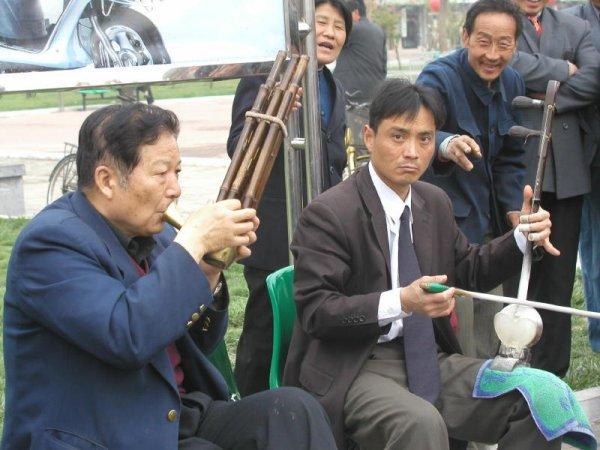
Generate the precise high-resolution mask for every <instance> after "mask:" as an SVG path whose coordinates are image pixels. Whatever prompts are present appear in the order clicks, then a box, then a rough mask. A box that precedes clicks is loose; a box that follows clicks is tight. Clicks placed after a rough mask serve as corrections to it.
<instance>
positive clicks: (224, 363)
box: [208, 339, 241, 400]
mask: <svg viewBox="0 0 600 450" xmlns="http://www.w3.org/2000/svg"><path fill="white" fill-rule="evenodd" d="M208 360H209V361H210V362H211V363H212V364H213V366H215V367H216V368H217V369H218V371H219V372H221V375H223V378H225V381H226V382H227V387H228V388H229V396H230V398H231V399H232V400H239V399H240V398H241V396H240V391H239V390H238V387H237V384H236V383H235V378H234V377H233V370H231V361H230V360H229V354H228V353H227V347H226V346H225V341H224V340H223V339H221V342H219V344H218V345H217V346H216V347H215V349H214V350H213V352H212V353H211V354H210V355H208Z"/></svg>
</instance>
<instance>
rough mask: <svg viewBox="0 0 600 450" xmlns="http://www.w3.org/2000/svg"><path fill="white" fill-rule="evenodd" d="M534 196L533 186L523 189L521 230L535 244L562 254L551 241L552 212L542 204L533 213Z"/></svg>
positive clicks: (549, 251)
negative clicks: (532, 201) (532, 200)
mask: <svg viewBox="0 0 600 450" xmlns="http://www.w3.org/2000/svg"><path fill="white" fill-rule="evenodd" d="M532 197H533V190H532V189H531V186H529V185H527V186H525V188H524V189H523V206H522V208H521V216H520V218H519V222H520V225H519V231H520V232H522V233H523V234H524V235H525V237H526V238H527V239H528V240H529V241H532V242H533V243H534V244H535V245H537V246H539V247H542V248H543V249H544V250H546V251H547V252H548V253H550V254H551V255H554V256H558V255H560V251H558V249H557V248H556V247H554V245H552V242H550V228H551V227H552V222H551V221H550V213H549V212H548V211H546V210H545V209H543V208H542V207H541V206H540V208H539V209H538V211H537V212H536V213H533V214H532V213H531V198H532Z"/></svg>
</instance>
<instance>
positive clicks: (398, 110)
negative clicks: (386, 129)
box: [369, 78, 446, 132]
mask: <svg viewBox="0 0 600 450" xmlns="http://www.w3.org/2000/svg"><path fill="white" fill-rule="evenodd" d="M421 108H425V109H427V110H428V111H430V112H431V114H433V120H434V121H435V127H436V128H440V127H441V126H442V125H443V124H444V122H445V120H446V110H445V109H444V105H443V103H442V99H441V98H440V96H439V94H438V93H437V91H435V90H434V89H431V88H429V87H426V86H421V85H418V84H413V83H411V82H410V81H408V80H404V79H401V78H391V79H389V80H385V81H384V82H383V83H381V85H380V86H379V88H378V89H377V91H376V92H375V96H374V97H373V101H372V102H371V107H370V108H369V126H370V127H371V128H372V129H373V131H375V132H377V128H378V127H379V125H380V124H381V122H382V121H384V120H385V119H389V118H392V117H400V116H406V117H407V118H408V119H409V120H412V119H414V118H415V117H416V116H417V114H419V111H420V110H421Z"/></svg>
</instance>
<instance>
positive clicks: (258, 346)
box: [234, 267, 273, 397]
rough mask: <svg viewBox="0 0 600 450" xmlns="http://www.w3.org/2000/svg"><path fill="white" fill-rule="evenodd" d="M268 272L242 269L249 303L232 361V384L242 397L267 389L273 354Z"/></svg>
mask: <svg viewBox="0 0 600 450" xmlns="http://www.w3.org/2000/svg"><path fill="white" fill-rule="evenodd" d="M270 273H271V272H269V271H267V270H261V269H255V268H253V267H244V278H246V283H247V284H248V290H249V291H250V292H249V295H248V303H246V310H245V312H244V327H243V329H242V334H241V336H240V339H239V341H238V347H237V352H236V358H235V369H234V375H235V381H236V383H237V386H238V389H239V391H240V394H241V395H242V397H245V396H247V395H250V394H255V393H257V392H260V391H265V390H267V389H269V370H270V367H271V352H272V351H273V311H272V310H271V302H270V301H269V294H268V293H267V284H266V279H267V276H268V275H269V274H270Z"/></svg>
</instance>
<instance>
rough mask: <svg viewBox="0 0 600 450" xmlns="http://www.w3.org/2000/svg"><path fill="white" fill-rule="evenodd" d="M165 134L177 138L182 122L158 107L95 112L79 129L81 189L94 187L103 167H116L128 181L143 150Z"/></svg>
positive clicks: (119, 107)
mask: <svg viewBox="0 0 600 450" xmlns="http://www.w3.org/2000/svg"><path fill="white" fill-rule="evenodd" d="M165 132H167V133H171V134H172V135H173V136H175V137H177V135H178V134H179V120H178V119H177V116H176V115H175V113H173V112H171V111H168V110H166V109H162V108H160V107H158V106H154V105H146V104H143V103H132V104H127V105H110V106H105V107H103V108H100V109H98V110H96V111H94V112H93V113H92V114H90V115H89V116H88V117H87V118H86V119H85V121H84V122H83V124H82V125H81V129H80V130H79V147H78V149H77V187H78V188H79V189H86V188H89V187H90V186H92V185H93V184H94V172H95V170H96V167H98V165H101V164H111V165H113V166H114V167H115V168H116V169H117V171H118V172H119V175H120V176H121V177H122V180H123V181H124V182H125V181H126V180H127V176H128V175H129V174H130V173H131V171H132V170H133V169H134V168H135V167H136V166H137V165H138V163H139V162H140V147H141V146H142V145H148V144H154V143H155V142H156V141H157V140H158V138H159V137H160V136H161V135H162V134H163V133H165Z"/></svg>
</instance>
